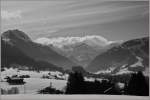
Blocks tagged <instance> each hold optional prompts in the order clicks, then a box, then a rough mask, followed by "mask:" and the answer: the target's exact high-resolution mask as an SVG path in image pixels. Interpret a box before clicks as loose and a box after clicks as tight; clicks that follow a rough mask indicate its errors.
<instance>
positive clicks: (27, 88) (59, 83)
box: [1, 68, 67, 94]
mask: <svg viewBox="0 0 150 100" xmlns="http://www.w3.org/2000/svg"><path fill="white" fill-rule="evenodd" d="M48 73H49V71H41V72H34V71H21V70H19V71H18V70H17V69H12V68H10V69H5V71H3V72H1V81H2V82H1V88H2V89H5V90H8V89H10V88H12V87H17V88H18V89H19V94H37V91H38V90H40V89H43V88H45V87H48V86H50V83H52V86H53V87H54V88H56V89H59V90H63V89H64V87H65V86H66V83H67V80H56V79H43V78H41V77H42V76H43V75H48ZM50 73H51V75H56V76H59V74H60V72H50ZM12 75H18V76H20V75H30V78H24V81H25V82H26V83H25V84H24V85H9V84H8V83H7V82H3V81H5V80H4V78H5V77H6V76H12ZM63 77H67V75H63Z"/></svg>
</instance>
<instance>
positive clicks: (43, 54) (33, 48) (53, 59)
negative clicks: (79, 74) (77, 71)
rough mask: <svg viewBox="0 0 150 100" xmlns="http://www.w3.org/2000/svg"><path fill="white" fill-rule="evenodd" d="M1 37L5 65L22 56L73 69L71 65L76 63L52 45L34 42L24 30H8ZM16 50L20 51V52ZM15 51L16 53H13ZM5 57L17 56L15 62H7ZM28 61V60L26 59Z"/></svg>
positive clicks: (16, 61)
mask: <svg viewBox="0 0 150 100" xmlns="http://www.w3.org/2000/svg"><path fill="white" fill-rule="evenodd" d="M1 38H2V39H1V41H2V46H1V48H2V54H4V55H3V56H2V62H4V63H3V65H9V64H12V63H18V61H19V60H20V59H21V58H22V57H26V59H28V58H30V59H32V60H34V61H37V62H40V61H42V62H46V63H49V64H50V65H53V66H58V67H62V68H64V69H71V66H74V65H76V64H75V63H73V62H72V61H70V60H69V59H68V58H67V57H64V56H62V55H60V54H58V53H57V52H55V51H54V50H52V49H51V48H50V47H48V46H44V45H41V44H38V43H35V42H33V41H32V40H31V39H30V38H29V37H28V36H27V35H26V34H25V33H24V32H22V31H19V30H8V31H6V32H4V33H3V34H2V36H1ZM7 47H8V48H7ZM9 48H11V49H9ZM5 51H7V53H5ZM16 51H18V53H17V52H16ZM14 52H15V54H13V53H14ZM20 54H21V55H22V56H21V55H20ZM5 57H7V59H9V58H10V57H11V59H13V58H15V62H7V59H6V58H5ZM27 57H28V58H27ZM22 62H23V61H22ZM26 63H28V62H27V61H26ZM43 67H44V65H43Z"/></svg>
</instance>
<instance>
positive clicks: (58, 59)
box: [1, 30, 149, 74]
mask: <svg viewBox="0 0 150 100" xmlns="http://www.w3.org/2000/svg"><path fill="white" fill-rule="evenodd" d="M81 40H83V39H81ZM74 41H75V42H74V43H69V42H68V43H69V44H65V43H64V44H63V45H62V46H61V47H58V46H56V45H53V44H46V45H45V44H40V43H37V42H34V41H32V40H31V39H30V38H29V37H28V36H27V35H26V34H25V33H24V32H22V31H19V30H8V31H6V32H4V33H2V35H1V53H2V56H1V62H2V67H10V66H12V65H13V64H18V65H22V66H24V65H25V66H29V67H30V68H33V69H50V70H63V69H71V68H72V67H73V66H77V65H80V66H83V67H84V69H86V71H88V72H92V73H97V74H100V73H112V74H113V73H115V74H121V73H124V72H126V73H128V72H129V73H130V72H134V71H139V70H140V71H144V70H146V69H148V66H149V65H148V64H149V37H144V38H139V39H133V40H129V41H125V42H122V41H121V42H120V41H119V42H110V43H108V44H105V45H103V43H100V42H101V40H99V37H95V36H94V37H92V38H91V37H88V38H86V39H84V41H79V42H76V40H74ZM98 43H100V44H98Z"/></svg>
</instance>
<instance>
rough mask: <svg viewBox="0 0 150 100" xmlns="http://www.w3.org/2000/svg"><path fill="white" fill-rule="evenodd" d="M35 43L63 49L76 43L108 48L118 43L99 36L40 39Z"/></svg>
mask: <svg viewBox="0 0 150 100" xmlns="http://www.w3.org/2000/svg"><path fill="white" fill-rule="evenodd" d="M35 42H37V43H40V44H44V45H50V44H52V45H54V46H56V47H59V48H61V47H63V46H64V45H72V44H75V43H86V44H88V45H90V46H102V47H104V46H107V45H109V44H111V43H114V42H116V41H108V40H107V39H106V38H104V37H102V36H98V35H90V36H83V37H58V38H46V37H43V38H38V39H36V40H35Z"/></svg>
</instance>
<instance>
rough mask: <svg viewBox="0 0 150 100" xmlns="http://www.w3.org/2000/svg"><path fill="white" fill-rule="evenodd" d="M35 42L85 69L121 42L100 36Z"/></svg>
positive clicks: (41, 39) (38, 40) (42, 39)
mask: <svg viewBox="0 0 150 100" xmlns="http://www.w3.org/2000/svg"><path fill="white" fill-rule="evenodd" d="M35 42H37V43H41V44H44V45H49V47H50V48H52V49H53V50H55V51H56V52H58V53H59V54H61V55H63V56H66V57H67V58H69V59H70V60H72V61H73V62H75V63H77V64H78V65H81V66H83V67H86V66H87V65H88V64H89V63H90V62H91V61H92V60H93V59H94V58H95V57H96V56H97V55H98V54H101V53H103V52H105V51H106V50H108V49H110V48H112V47H114V46H116V45H119V44H120V43H121V42H122V41H108V40H107V39H105V38H104V37H101V36H95V35H91V36H84V37H59V38H50V39H48V38H40V39H37V40H36V41H35Z"/></svg>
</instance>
